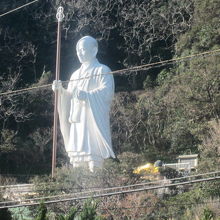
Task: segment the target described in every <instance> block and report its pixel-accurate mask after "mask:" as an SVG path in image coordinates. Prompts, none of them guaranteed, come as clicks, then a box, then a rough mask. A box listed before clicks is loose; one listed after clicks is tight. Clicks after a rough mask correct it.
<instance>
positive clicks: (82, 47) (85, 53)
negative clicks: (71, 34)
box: [77, 40, 97, 63]
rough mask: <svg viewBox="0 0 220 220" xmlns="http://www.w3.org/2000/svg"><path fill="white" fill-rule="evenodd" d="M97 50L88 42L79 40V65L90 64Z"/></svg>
mask: <svg viewBox="0 0 220 220" xmlns="http://www.w3.org/2000/svg"><path fill="white" fill-rule="evenodd" d="M96 53H97V48H96V47H94V45H93V44H92V43H91V42H90V41H89V40H81V41H80V42H79V43H78V45H77V56H78V58H79V61H80V63H85V62H90V61H92V60H93V59H94V58H95V57H96Z"/></svg>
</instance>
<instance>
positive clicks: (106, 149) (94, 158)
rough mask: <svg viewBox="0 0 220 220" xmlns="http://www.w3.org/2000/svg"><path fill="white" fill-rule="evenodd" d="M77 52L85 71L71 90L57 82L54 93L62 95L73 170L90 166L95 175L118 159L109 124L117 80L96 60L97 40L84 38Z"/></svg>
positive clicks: (75, 76)
mask: <svg viewBox="0 0 220 220" xmlns="http://www.w3.org/2000/svg"><path fill="white" fill-rule="evenodd" d="M76 51H77V56H78V58H79V61H80V63H81V67H80V68H79V69H78V70H76V71H75V72H74V73H73V74H72V76H71V78H70V82H69V83H68V87H67V89H65V88H63V87H62V83H61V81H54V82H53V86H52V89H53V91H55V90H57V91H58V113H59V121H60V129H61V133H62V136H63V139H64V144H65V148H66V152H67V153H68V156H69V158H70V163H71V164H72V165H73V167H78V166H80V165H81V164H85V163H87V164H88V166H89V169H90V170H91V171H93V170H94V167H102V164H103V161H104V159H106V158H109V157H113V158H114V157H115V154H114V152H113V150H112V143H111V132H110V121H109V111H110V107H111V102H112V99H113V95H114V79H113V76H112V74H109V72H110V69H109V68H108V67H107V66H105V65H103V64H100V63H99V61H98V60H97V58H96V54H97V52H98V43H97V41H96V40H95V39H94V38H92V37H90V36H85V37H83V38H81V39H80V40H79V41H78V43H77V45H76Z"/></svg>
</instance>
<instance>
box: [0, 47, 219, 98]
mask: <svg viewBox="0 0 220 220" xmlns="http://www.w3.org/2000/svg"><path fill="white" fill-rule="evenodd" d="M219 54H220V49H216V50H212V51H205V52H202V53H197V54H192V55H188V56H184V57H178V58H173V59H168V60H164V61H159V62H155V63H149V64H144V65H140V66H135V67H130V68H125V69H121V70H115V71H112V72H109V73H105V74H99V76H100V75H107V74H124V73H125V72H128V71H130V72H138V71H143V70H146V69H151V68H156V67H161V66H164V65H168V64H172V63H174V62H183V61H186V60H189V59H195V58H197V57H207V56H217V55H219ZM94 76H96V75H93V77H94ZM87 78H91V76H89V77H81V78H78V79H75V80H67V81H63V83H68V82H71V81H78V80H83V79H87ZM51 86H52V84H51V83H50V84H45V85H41V86H33V87H30V88H24V89H18V90H14V91H7V92H2V93H0V97H2V96H7V95H20V94H22V93H25V92H29V91H31V90H35V89H46V88H47V87H51Z"/></svg>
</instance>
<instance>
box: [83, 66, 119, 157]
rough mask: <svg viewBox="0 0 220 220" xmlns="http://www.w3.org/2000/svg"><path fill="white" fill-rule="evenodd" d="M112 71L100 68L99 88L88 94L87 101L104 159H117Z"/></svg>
mask: <svg viewBox="0 0 220 220" xmlns="http://www.w3.org/2000/svg"><path fill="white" fill-rule="evenodd" d="M110 71H111V70H110V69H109V68H108V67H107V66H105V65H102V66H101V67H99V68H98V71H97V73H96V74H97V76H95V77H96V81H97V84H98V85H99V86H98V87H97V88H95V89H93V90H90V91H89V92H88V94H87V99H88V100H87V101H88V104H89V109H90V111H91V113H92V114H91V115H92V119H91V120H92V123H94V132H93V135H96V138H97V139H98V148H99V150H100V153H101V156H102V158H109V157H113V158H114V157H115V154H114V152H113V150H112V142H111V132H110V120H109V117H110V116H109V113H110V108H111V103H112V99H113V96H114V79H113V75H112V74H110V73H109V72H110Z"/></svg>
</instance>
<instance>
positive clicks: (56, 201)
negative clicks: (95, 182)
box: [0, 176, 220, 209]
mask: <svg viewBox="0 0 220 220" xmlns="http://www.w3.org/2000/svg"><path fill="white" fill-rule="evenodd" d="M219 179H220V176H215V177H209V178H203V179H195V180H189V181H185V182H180V183H169V184H164V185H159V186H151V187H142V188H137V189H132V190H124V189H122V190H120V191H116V192H106V193H102V194H94V193H95V192H94V191H91V192H89V193H90V195H85V196H83V195H82V196H78V197H72V198H64V199H56V200H49V201H44V203H45V204H53V203H60V202H69V201H76V200H84V199H89V198H100V197H106V196H115V195H121V194H126V193H135V192H141V191H149V190H156V189H162V188H167V187H173V186H180V185H188V184H194V183H200V182H206V181H212V180H219ZM24 201H25V200H24ZM40 201H42V199H40ZM19 202H20V203H22V202H23V201H22V200H20V201H19ZM39 204H40V202H31V203H23V204H17V205H6V206H0V209H3V208H17V207H22V206H35V205H39Z"/></svg>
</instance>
